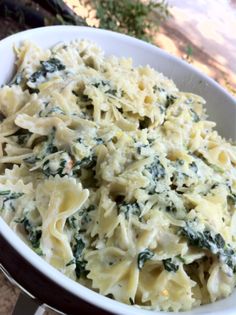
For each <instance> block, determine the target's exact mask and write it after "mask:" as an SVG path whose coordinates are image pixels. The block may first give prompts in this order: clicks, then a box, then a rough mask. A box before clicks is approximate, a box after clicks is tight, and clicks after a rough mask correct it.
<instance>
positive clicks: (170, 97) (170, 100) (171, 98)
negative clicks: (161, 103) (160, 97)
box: [165, 95, 177, 108]
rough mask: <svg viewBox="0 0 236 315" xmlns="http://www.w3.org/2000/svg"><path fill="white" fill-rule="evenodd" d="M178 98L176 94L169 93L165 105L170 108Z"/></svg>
mask: <svg viewBox="0 0 236 315" xmlns="http://www.w3.org/2000/svg"><path fill="white" fill-rule="evenodd" d="M176 99H177V97H176V96H174V95H167V96H166V103H165V107H166V108H168V107H169V106H170V105H172V104H174V102H175V100H176Z"/></svg>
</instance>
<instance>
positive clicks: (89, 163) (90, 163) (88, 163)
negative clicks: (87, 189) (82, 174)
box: [73, 154, 97, 173]
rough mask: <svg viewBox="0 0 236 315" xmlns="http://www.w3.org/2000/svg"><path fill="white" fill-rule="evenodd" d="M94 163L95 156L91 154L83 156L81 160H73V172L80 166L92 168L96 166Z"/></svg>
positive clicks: (95, 160)
mask: <svg viewBox="0 0 236 315" xmlns="http://www.w3.org/2000/svg"><path fill="white" fill-rule="evenodd" d="M96 163H97V157H96V156H95V155H92V154H91V155H90V156H88V157H85V158H83V159H82V160H78V161H76V162H75V164H74V166H73V173H76V172H77V171H79V170H80V169H81V168H85V169H93V168H94V167H95V166H96Z"/></svg>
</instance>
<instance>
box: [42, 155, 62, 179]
mask: <svg viewBox="0 0 236 315" xmlns="http://www.w3.org/2000/svg"><path fill="white" fill-rule="evenodd" d="M66 164H67V161H66V160H64V159H60V162H59V166H58V168H54V167H51V164H50V160H46V161H45V162H44V163H43V166H42V172H43V174H44V175H45V176H47V177H49V176H56V175H59V176H60V177H63V176H65V175H67V173H66V172H65V166H66Z"/></svg>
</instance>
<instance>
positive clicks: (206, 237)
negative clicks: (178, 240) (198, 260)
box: [181, 221, 236, 272]
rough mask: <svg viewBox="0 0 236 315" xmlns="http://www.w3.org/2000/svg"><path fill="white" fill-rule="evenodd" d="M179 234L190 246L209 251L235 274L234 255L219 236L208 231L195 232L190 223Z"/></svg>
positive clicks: (235, 262)
mask: <svg viewBox="0 0 236 315" xmlns="http://www.w3.org/2000/svg"><path fill="white" fill-rule="evenodd" d="M181 234H182V235H183V236H185V237H186V238H187V239H188V242H189V244H190V245H192V246H196V247H199V248H203V249H206V250H209V251H210V252H211V253H212V254H214V255H217V257H218V258H219V260H220V261H221V262H222V263H224V264H227V265H228V266H229V267H230V268H231V269H232V271H233V272H236V253H235V251H234V250H233V249H232V248H231V246H230V245H229V244H226V243H225V240H224V238H223V237H222V235H221V234H219V233H217V234H215V233H214V232H212V231H209V230H204V231H203V232H200V231H197V230H196V229H195V227H194V225H193V222H191V221H190V222H186V225H185V227H183V228H182V229H181Z"/></svg>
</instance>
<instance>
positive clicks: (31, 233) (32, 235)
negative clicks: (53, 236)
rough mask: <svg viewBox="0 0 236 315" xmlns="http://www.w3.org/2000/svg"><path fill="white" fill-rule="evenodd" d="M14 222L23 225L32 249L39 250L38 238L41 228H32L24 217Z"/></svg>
mask: <svg viewBox="0 0 236 315" xmlns="http://www.w3.org/2000/svg"><path fill="white" fill-rule="evenodd" d="M15 222H16V223H21V224H23V226H24V229H25V232H26V233H27V235H28V239H29V241H30V242H31V245H32V247H33V248H39V245H40V238H41V236H42V230H41V228H40V227H36V226H33V224H32V223H31V222H30V221H29V219H28V218H27V217H26V216H25V217H24V218H23V219H21V220H18V221H15Z"/></svg>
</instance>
